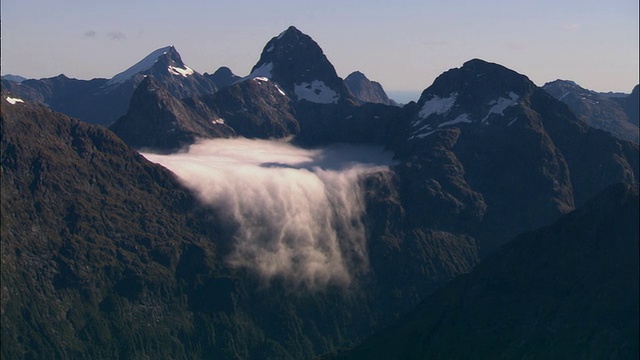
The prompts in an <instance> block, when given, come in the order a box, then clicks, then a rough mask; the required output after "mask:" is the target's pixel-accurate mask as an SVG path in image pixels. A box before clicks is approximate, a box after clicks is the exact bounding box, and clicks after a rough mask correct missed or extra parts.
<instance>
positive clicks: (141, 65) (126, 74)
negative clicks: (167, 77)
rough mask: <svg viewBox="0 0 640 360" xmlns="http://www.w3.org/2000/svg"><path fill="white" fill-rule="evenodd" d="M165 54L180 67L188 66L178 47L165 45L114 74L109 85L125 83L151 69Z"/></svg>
mask: <svg viewBox="0 0 640 360" xmlns="http://www.w3.org/2000/svg"><path fill="white" fill-rule="evenodd" d="M164 55H168V58H170V59H171V60H173V62H175V65H177V67H178V68H186V66H185V65H184V63H183V62H182V59H181V58H180V54H179V53H178V51H177V50H176V48H175V47H174V46H173V45H170V46H165V47H163V48H160V49H157V50H155V51H153V52H151V53H150V54H149V55H147V56H145V57H144V58H143V59H142V60H140V61H138V62H137V63H136V64H135V65H133V66H131V67H130V68H128V69H127V70H125V71H123V72H121V73H118V74H116V75H115V76H113V77H112V78H111V79H110V80H109V81H108V82H107V85H115V84H120V83H123V82H125V81H127V80H129V79H130V78H131V77H133V76H134V75H136V74H138V73H141V72H145V71H147V70H149V69H151V68H152V67H153V66H154V65H155V64H156V62H157V61H158V59H160V58H161V57H163V56H164ZM186 69H188V68H186Z"/></svg>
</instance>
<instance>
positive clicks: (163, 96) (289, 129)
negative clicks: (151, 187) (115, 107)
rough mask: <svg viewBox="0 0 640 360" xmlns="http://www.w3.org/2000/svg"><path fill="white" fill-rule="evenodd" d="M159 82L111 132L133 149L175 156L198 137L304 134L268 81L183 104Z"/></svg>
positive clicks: (141, 93) (147, 87)
mask: <svg viewBox="0 0 640 360" xmlns="http://www.w3.org/2000/svg"><path fill="white" fill-rule="evenodd" d="M154 79H155V78H154V77H151V76H149V77H147V78H146V79H145V80H144V81H143V82H142V83H141V84H140V86H139V87H138V89H137V90H136V92H135V93H134V95H133V97H132V99H131V104H130V105H129V112H128V113H127V114H126V115H125V116H123V117H121V118H120V119H118V121H116V122H115V123H114V124H113V125H112V126H110V127H109V129H111V130H112V131H113V132H115V133H116V134H117V135H118V136H120V137H121V138H122V139H123V140H124V141H125V142H126V143H127V144H129V145H130V146H132V147H135V148H139V149H141V148H146V149H152V150H155V151H161V152H167V151H168V152H171V151H176V150H178V149H180V148H183V147H185V146H187V145H190V144H193V143H194V142H195V141H196V139H199V138H204V139H207V138H218V137H232V136H244V137H248V138H272V137H273V138H282V137H287V136H290V135H295V134H297V133H298V132H299V124H298V122H297V120H296V118H295V117H294V115H293V110H292V109H291V107H290V106H289V98H288V97H286V96H285V95H284V93H283V92H282V90H280V89H279V88H278V87H277V85H275V84H274V83H272V82H270V81H268V80H267V79H264V78H257V79H252V80H247V81H243V82H240V83H237V84H234V85H230V86H227V87H226V88H224V89H222V90H220V91H218V92H217V93H216V94H213V95H209V96H203V97H196V98H189V99H183V100H179V99H177V98H175V97H174V96H173V95H171V94H170V93H169V91H168V90H167V89H166V88H164V86H162V85H161V84H160V83H159V82H158V81H156V80H154Z"/></svg>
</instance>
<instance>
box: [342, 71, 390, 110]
mask: <svg viewBox="0 0 640 360" xmlns="http://www.w3.org/2000/svg"><path fill="white" fill-rule="evenodd" d="M344 83H345V85H347V88H348V89H349V91H350V92H351V93H352V94H353V96H355V98H356V99H358V101H359V102H360V103H376V104H385V105H398V104H397V103H396V102H395V101H393V100H391V99H389V97H388V96H387V93H385V92H384V89H383V88H382V85H380V83H379V82H376V81H371V80H369V79H368V78H367V77H366V76H365V75H364V74H363V73H361V72H359V71H354V72H352V73H351V74H349V75H348V76H347V77H346V78H345V79H344Z"/></svg>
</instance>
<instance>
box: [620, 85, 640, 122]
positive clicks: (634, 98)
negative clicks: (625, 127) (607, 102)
mask: <svg viewBox="0 0 640 360" xmlns="http://www.w3.org/2000/svg"><path fill="white" fill-rule="evenodd" d="M639 87H640V85H636V86H635V87H634V88H633V90H632V91H631V94H629V96H627V97H624V98H618V99H616V100H617V101H618V102H620V104H621V105H622V108H623V109H624V112H625V113H627V116H628V117H629V122H630V123H632V124H634V125H636V126H639V122H640V120H639V118H640V114H639V113H640V91H639V90H638V88H639Z"/></svg>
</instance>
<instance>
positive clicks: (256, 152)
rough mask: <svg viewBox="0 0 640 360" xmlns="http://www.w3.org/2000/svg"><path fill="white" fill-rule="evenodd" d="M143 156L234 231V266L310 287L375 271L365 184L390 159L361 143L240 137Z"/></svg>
mask: <svg viewBox="0 0 640 360" xmlns="http://www.w3.org/2000/svg"><path fill="white" fill-rule="evenodd" d="M143 155H144V156H145V157H146V158H148V159H149V160H150V161H153V162H156V163H160V164H162V165H163V166H165V167H167V168H168V169H170V170H171V171H173V172H174V173H175V174H176V175H177V176H178V177H179V178H180V179H181V181H182V182H183V183H184V184H185V186H187V187H188V188H190V189H192V190H193V191H194V192H195V193H196V194H197V196H198V197H199V198H200V199H201V200H202V201H203V202H204V203H206V204H208V205H210V206H212V207H214V208H215V209H216V210H217V211H218V212H219V213H220V214H221V216H222V217H223V219H224V220H225V221H227V222H228V223H229V224H233V225H235V226H234V229H235V233H234V245H233V250H232V252H231V253H230V254H229V255H228V257H227V259H226V260H227V264H228V265H229V266H231V267H234V268H247V269H250V270H252V271H255V272H256V273H257V274H258V275H259V276H260V277H262V278H263V279H264V280H266V281H269V280H271V279H273V278H276V277H278V278H282V279H283V280H285V281H286V282H287V283H289V284H292V285H294V286H296V287H298V286H302V287H306V288H308V289H319V288H322V287H324V286H326V285H328V284H337V285H344V286H347V285H349V284H350V283H352V281H353V280H354V278H356V277H357V276H358V275H359V274H362V273H364V272H366V271H367V270H368V265H369V264H368V256H367V249H366V239H365V229H364V225H363V223H362V221H361V217H362V215H363V213H364V199H363V191H362V188H361V185H360V181H359V180H361V179H362V177H363V176H364V175H366V174H368V173H372V172H376V171H384V170H386V169H387V167H388V165H389V164H391V161H392V160H391V157H392V154H391V153H388V152H384V151H382V149H381V148H379V147H371V146H355V145H338V146H332V147H327V148H322V149H313V150H309V149H301V148H298V147H295V146H293V145H291V144H289V143H287V142H284V141H268V140H249V139H242V138H241V139H214V140H205V141H202V142H199V143H197V144H195V145H192V146H191V147H189V149H188V151H186V152H183V153H176V154H171V155H157V154H149V153H145V154H143Z"/></svg>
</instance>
